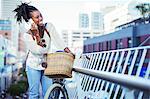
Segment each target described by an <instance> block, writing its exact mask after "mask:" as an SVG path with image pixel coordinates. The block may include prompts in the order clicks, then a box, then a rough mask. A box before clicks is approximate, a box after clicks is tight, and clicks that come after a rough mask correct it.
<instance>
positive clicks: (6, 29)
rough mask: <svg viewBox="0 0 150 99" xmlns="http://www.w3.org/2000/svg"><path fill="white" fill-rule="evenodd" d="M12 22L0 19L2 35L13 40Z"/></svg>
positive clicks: (0, 33)
mask: <svg viewBox="0 0 150 99" xmlns="http://www.w3.org/2000/svg"><path fill="white" fill-rule="evenodd" d="M11 25H12V24H11V21H10V20H2V19H0V35H2V36H3V37H5V38H7V39H9V40H11V35H12V34H11Z"/></svg>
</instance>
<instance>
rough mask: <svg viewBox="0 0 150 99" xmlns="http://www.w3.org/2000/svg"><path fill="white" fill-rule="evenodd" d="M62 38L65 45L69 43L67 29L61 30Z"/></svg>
mask: <svg viewBox="0 0 150 99" xmlns="http://www.w3.org/2000/svg"><path fill="white" fill-rule="evenodd" d="M61 33H62V38H63V40H64V42H65V44H66V46H68V45H69V44H68V43H69V34H68V31H67V30H63V31H62V32H61Z"/></svg>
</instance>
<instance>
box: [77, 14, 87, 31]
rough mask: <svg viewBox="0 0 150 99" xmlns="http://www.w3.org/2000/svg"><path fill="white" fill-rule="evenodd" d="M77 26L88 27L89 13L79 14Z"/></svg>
mask: <svg viewBox="0 0 150 99" xmlns="http://www.w3.org/2000/svg"><path fill="white" fill-rule="evenodd" d="M79 28H84V29H85V28H86V29H88V28H89V15H88V14H87V13H80V14H79Z"/></svg>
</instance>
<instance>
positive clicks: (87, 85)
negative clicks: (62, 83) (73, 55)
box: [73, 46, 150, 99]
mask: <svg viewBox="0 0 150 99" xmlns="http://www.w3.org/2000/svg"><path fill="white" fill-rule="evenodd" d="M149 59H150V46H145V47H136V48H128V49H119V50H112V51H103V52H96V53H88V54H83V55H82V58H81V59H76V60H75V64H74V71H76V72H79V73H75V76H74V77H75V83H76V85H77V89H76V93H77V94H76V95H74V97H73V99H88V98H90V99H124V98H125V99H127V98H129V97H130V99H143V98H146V99H147V98H148V99H149V98H150V61H149ZM85 74H86V75H85Z"/></svg>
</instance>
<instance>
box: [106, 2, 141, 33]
mask: <svg viewBox="0 0 150 99" xmlns="http://www.w3.org/2000/svg"><path fill="white" fill-rule="evenodd" d="M138 4H139V1H138V0H131V1H128V2H127V3H126V4H124V5H121V6H117V7H116V8H115V9H114V10H113V11H111V12H109V13H107V14H105V16H104V24H105V25H104V31H105V33H110V32H113V31H114V30H115V27H117V26H119V25H121V24H124V23H127V22H130V21H132V20H135V19H137V18H139V17H140V13H139V12H138V10H137V9H135V6H136V5H138Z"/></svg>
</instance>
